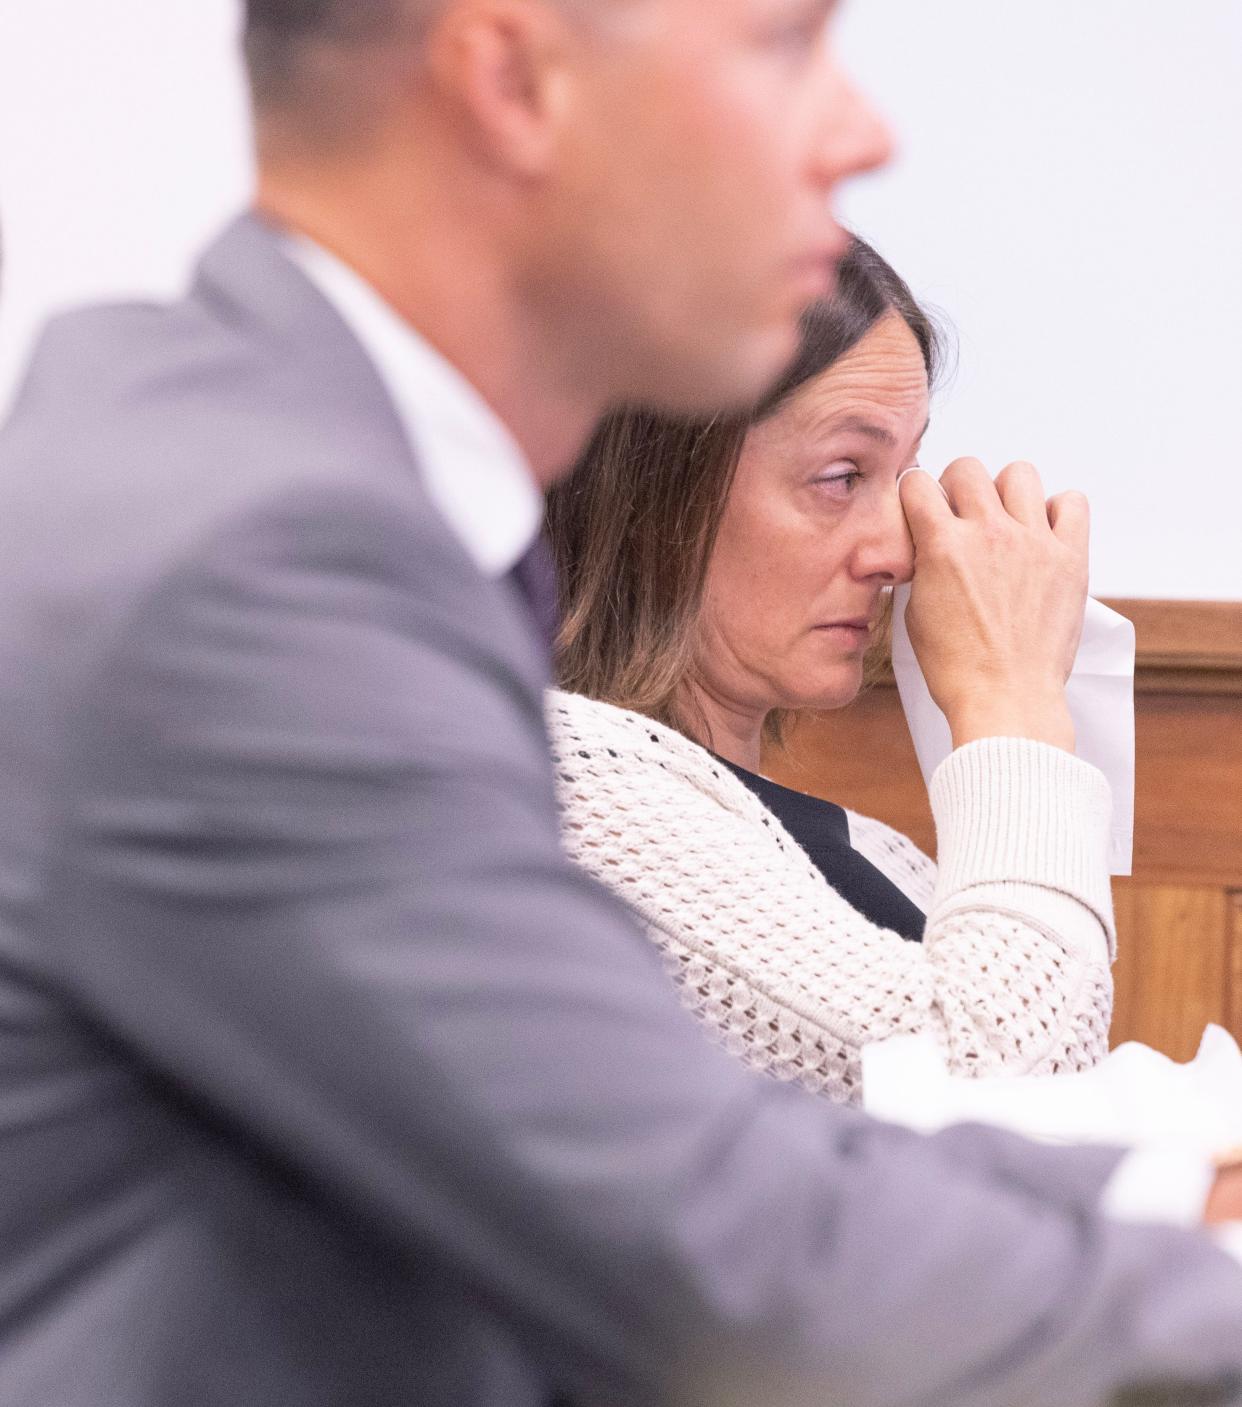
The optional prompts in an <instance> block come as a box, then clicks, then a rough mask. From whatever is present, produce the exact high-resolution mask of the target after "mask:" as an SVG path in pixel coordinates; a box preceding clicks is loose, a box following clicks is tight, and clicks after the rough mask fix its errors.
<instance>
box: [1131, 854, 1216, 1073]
mask: <svg viewBox="0 0 1242 1407" xmlns="http://www.w3.org/2000/svg"><path fill="white" fill-rule="evenodd" d="M1114 896H1115V899H1116V906H1117V936H1118V948H1119V952H1118V957H1117V964H1116V966H1115V967H1114V969H1113V977H1114V981H1115V983H1116V994H1117V995H1116V1005H1115V1007H1114V1014H1113V1029H1112V1042H1113V1044H1114V1045H1120V1044H1121V1042H1122V1041H1132V1040H1133V1041H1143V1042H1145V1043H1146V1044H1147V1045H1150V1046H1154V1047H1155V1048H1156V1049H1157V1050H1162V1051H1164V1053H1165V1054H1166V1055H1171V1056H1172V1057H1173V1058H1174V1059H1175V1060H1189V1059H1190V1058H1191V1057H1192V1056H1193V1055H1194V1053H1195V1051H1196V1050H1197V1049H1198V1046H1199V1038H1200V1036H1201V1035H1202V1034H1203V1028H1204V1026H1206V1025H1207V1023H1208V1022H1209V1021H1214V1022H1216V1023H1217V1024H1218V1025H1221V1026H1230V1025H1231V1024H1233V1021H1232V1018H1233V1013H1232V1012H1231V1010H1230V1000H1229V989H1230V985H1231V983H1230V967H1231V939H1232V936H1233V933H1232V928H1233V923H1234V920H1235V918H1236V912H1237V910H1236V906H1235V905H1233V904H1232V903H1231V902H1230V895H1228V894H1227V893H1226V892H1225V891H1224V890H1221V889H1191V888H1175V887H1172V886H1156V885H1145V884H1137V883H1135V882H1134V881H1133V880H1118V881H1117V883H1116V884H1115V886H1114ZM1233 1029H1234V1033H1235V1034H1236V1035H1238V1036H1239V1037H1242V1027H1238V1026H1237V1025H1233Z"/></svg>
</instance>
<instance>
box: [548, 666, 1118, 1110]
mask: <svg viewBox="0 0 1242 1407" xmlns="http://www.w3.org/2000/svg"><path fill="white" fill-rule="evenodd" d="M548 720H549V728H550V733H551V738H552V747H553V755H554V758H555V762H556V772H557V784H558V788H559V793H560V801H561V806H562V816H563V834H564V839H565V844H566V847H567V849H568V850H569V853H570V854H571V856H572V857H573V858H574V859H575V860H576V861H577V862H578V863H579V864H580V865H582V866H583V867H585V868H586V869H587V870H588V871H589V872H590V873H592V874H593V875H594V876H595V877H596V878H597V879H599V880H601V881H602V882H603V883H604V884H605V885H607V886H608V887H609V888H610V889H612V890H613V891H614V892H615V893H616V894H618V895H619V896H620V897H621V898H622V899H624V900H625V901H626V902H627V903H628V904H629V905H630V906H631V907H632V908H633V909H635V910H636V911H637V912H638V913H639V915H640V916H641V917H642V919H643V920H644V922H645V924H646V927H647V930H648V933H649V934H650V936H651V937H652V939H653V940H654V942H655V943H656V944H657V945H658V946H659V948H660V950H661V951H662V953H663V955H664V959H665V962H666V965H667V967H668V969H669V971H670V973H671V975H672V977H673V979H674V980H675V982H676V983H677V986H678V988H679V990H680V992H681V995H682V998H683V1000H684V1001H685V1002H686V1004H687V1005H688V1006H689V1007H690V1008H691V1009H692V1010H694V1011H695V1012H696V1013H697V1014H698V1016H699V1017H700V1018H701V1019H702V1020H703V1021H704V1022H705V1023H707V1025H708V1026H709V1027H711V1028H712V1029H713V1030H714V1031H715V1032H716V1034H717V1035H718V1036H719V1037H720V1038H721V1039H722V1040H723V1042H724V1044H725V1045H726V1046H727V1047H728V1048H729V1049H730V1050H732V1051H733V1052H734V1053H735V1054H737V1055H739V1056H740V1057H742V1058H743V1059H745V1060H746V1061H747V1062H748V1063H750V1064H751V1065H753V1066H755V1067H757V1068H759V1069H761V1070H764V1071H767V1072H768V1073H770V1074H773V1075H775V1076H777V1077H778V1078H781V1079H788V1080H794V1079H797V1080H801V1081H802V1082H803V1083H805V1084H806V1085H808V1086H809V1087H811V1088H812V1089H816V1090H822V1091H824V1092H825V1093H827V1094H829V1095H830V1096H832V1097H834V1098H837V1099H843V1100H857V1099H858V1098H859V1097H860V1095H861V1076H860V1062H859V1055H860V1052H861V1049H862V1047H863V1046H864V1045H866V1044H867V1043H869V1042H871V1041H876V1040H883V1039H884V1038H886V1037H888V1036H891V1035H897V1034H903V1033H911V1032H917V1031H930V1032H932V1033H933V1034H934V1035H935V1036H936V1038H937V1039H938V1041H939V1042H940V1044H941V1045H942V1046H943V1048H944V1049H945V1051H946V1054H947V1057H948V1060H949V1062H950V1065H951V1067H952V1068H954V1069H956V1070H957V1071H959V1072H965V1073H985V1072H989V1073H990V1072H995V1071H997V1070H1000V1069H1005V1070H1010V1071H1013V1072H1014V1073H1056V1072H1060V1071H1071V1070H1079V1069H1084V1068H1086V1067H1089V1066H1091V1065H1093V1064H1095V1063H1096V1062H1097V1061H1098V1060H1099V1059H1101V1058H1102V1056H1103V1055H1104V1054H1105V1053H1106V1051H1107V1036H1108V1024H1109V1019H1110V1015H1111V1006H1112V983H1111V978H1110V974H1109V958H1110V951H1111V941H1112V912H1111V902H1110V892H1109V883H1108V876H1107V871H1106V863H1105V853H1106V834H1107V827H1108V815H1109V807H1110V804H1111V803H1110V798H1109V793H1108V786H1107V782H1106V781H1105V780H1104V778H1103V777H1102V775H1101V774H1100V773H1098V772H1097V771H1096V770H1095V769H1094V768H1091V767H1088V766H1087V765H1085V764H1084V763H1081V762H1079V761H1078V760H1077V759H1075V758H1073V757H1071V756H1069V755H1068V754H1066V753H1063V752H1060V751H1059V750H1058V749H1055V748H1052V747H1047V746H1045V745H1042V744H1038V743H1033V742H1029V741H1027V740H1022V739H996V738H993V739H986V740H983V741H981V742H978V743H973V744H970V745H969V746H968V747H965V748H961V749H959V750H958V751H957V752H955V753H954V754H953V755H952V756H951V757H950V758H949V759H948V760H947V761H946V762H945V763H944V764H943V765H942V767H941V768H940V770H939V771H938V772H937V774H936V776H935V777H934V778H933V779H932V786H931V799H932V809H933V814H934V815H935V818H936V826H937V838H938V850H939V854H940V865H939V867H935V866H933V865H932V863H931V861H929V860H927V859H926V857H923V856H920V854H919V852H918V851H917V850H916V849H915V848H914V847H913V846H911V845H910V844H909V842H908V841H905V842H904V846H903V845H902V844H898V843H896V842H897V841H902V840H904V838H901V837H896V839H894V837H895V836H896V833H895V832H891V831H890V832H888V835H887V836H885V835H884V832H885V831H887V828H886V827H880V826H879V823H877V822H870V823H864V822H863V818H857V817H853V816H851V834H852V836H853V837H854V841H855V844H856V846H857V847H858V848H859V849H860V850H862V851H863V853H866V854H868V856H869V858H872V859H873V862H876V863H879V864H880V868H882V869H885V871H886V872H887V873H889V874H890V876H891V877H893V878H894V879H895V881H896V882H898V883H899V884H900V885H901V887H903V888H905V889H906V891H907V892H908V893H911V894H912V895H920V897H921V898H922V899H924V900H925V901H926V900H928V899H929V900H930V902H929V905H928V918H927V926H926V930H925V933H924V941H923V943H921V944H918V943H908V942H904V941H903V940H902V939H901V938H900V937H899V936H898V935H897V934H895V933H892V932H889V931H887V930H884V929H881V928H879V927H877V926H876V925H875V924H873V923H871V922H870V921H869V920H868V919H867V918H866V917H865V916H863V915H862V914H860V913H858V912H857V911H856V910H855V909H853V908H852V907H851V906H850V905H849V904H848V903H847V902H846V901H845V900H844V899H843V898H842V897H841V896H840V895H839V894H837V893H836V891H835V890H833V889H832V888H831V887H830V886H829V885H828V884H827V883H826V882H825V881H824V879H823V876H822V875H821V874H820V873H819V871H818V870H817V869H816V868H815V867H814V865H812V864H811V862H810V860H809V859H808V857H807V856H806V855H805V854H804V852H803V851H802V850H801V849H800V848H799V847H798V845H797V844H796V842H795V841H794V840H793V839H792V837H790V836H789V835H788V833H787V832H786V831H785V830H784V828H783V827H782V826H781V824H780V822H779V821H778V820H777V818H776V817H775V816H774V815H772V814H771V812H769V811H768V810H767V808H766V807H764V806H763V804H762V803H761V802H760V801H759V800H758V798H756V797H755V796H753V794H752V793H751V792H750V791H749V790H748V789H747V788H746V787H745V786H743V785H742V784H741V783H740V782H739V781H738V780H737V779H736V778H735V777H733V776H732V775H731V774H730V773H728V771H727V769H726V768H724V767H721V766H720V765H719V764H718V763H716V761H715V759H714V758H712V757H711V755H710V754H709V753H707V752H706V751H704V750H703V749H702V748H699V747H697V746H696V745H695V744H693V743H691V742H689V741H688V740H687V739H685V738H684V737H682V736H681V735H680V734H678V733H675V732H673V731H671V730H670V729H667V728H664V727H662V726H661V725H660V724H657V723H653V722H651V720H650V719H646V718H643V717H641V716H639V715H636V714H632V713H628V712H626V711H624V710H621V709H615V708H612V707H611V706H609V705H606V704H600V703H596V702H594V701H591V700H585V699H581V698H577V697H575V696H572V695H565V694H558V693H554V694H552V695H550V697H549V709H548ZM905 847H908V851H907V850H906V848H905ZM885 851H887V852H888V853H887V854H885V853H883V852H885ZM881 861H884V863H881ZM920 891H921V894H920Z"/></svg>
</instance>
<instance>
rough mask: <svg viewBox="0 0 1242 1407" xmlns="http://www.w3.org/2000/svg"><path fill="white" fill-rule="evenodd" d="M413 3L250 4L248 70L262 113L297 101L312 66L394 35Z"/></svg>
mask: <svg viewBox="0 0 1242 1407" xmlns="http://www.w3.org/2000/svg"><path fill="white" fill-rule="evenodd" d="M415 9H417V6H415V5H413V4H411V0H246V34H245V54H246V66H247V69H248V70H249V73H250V85H251V88H252V90H253V92H254V98H255V103H256V105H257V106H258V107H260V108H263V107H270V106H277V105H281V104H284V103H288V102H290V101H292V100H295V99H296V98H297V96H298V93H299V90H300V89H301V87H302V80H303V79H304V78H305V76H306V67H307V63H308V60H309V59H311V58H312V57H314V56H317V55H322V54H323V53H324V52H325V51H330V50H331V49H333V48H338V47H339V48H349V47H352V46H354V45H358V44H365V43H370V42H374V41H375V40H377V39H383V38H384V37H385V36H386V35H388V34H394V33H396V32H397V30H398V28H399V27H400V26H401V24H402V23H403V21H404V20H405V19H406V18H407V17H408V16H409V14H410V12H411V11H412V10H415Z"/></svg>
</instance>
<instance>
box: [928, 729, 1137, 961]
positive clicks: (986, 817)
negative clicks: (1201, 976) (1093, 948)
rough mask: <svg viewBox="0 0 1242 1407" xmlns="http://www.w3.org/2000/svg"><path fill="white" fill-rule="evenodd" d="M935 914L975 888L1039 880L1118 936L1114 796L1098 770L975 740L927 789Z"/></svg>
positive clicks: (1036, 750) (1015, 742) (1029, 745)
mask: <svg viewBox="0 0 1242 1407" xmlns="http://www.w3.org/2000/svg"><path fill="white" fill-rule="evenodd" d="M928 791H929V794H930V796H931V806H932V814H933V816H934V817H935V819H936V839H937V857H936V859H937V876H936V897H935V905H936V907H937V908H939V907H940V906H941V905H943V904H945V903H946V902H948V901H949V900H951V899H954V898H956V897H957V896H958V895H960V894H961V892H962V891H963V890H966V889H970V888H973V887H974V886H975V885H980V884H992V883H1011V882H1014V881H1017V882H1019V883H1027V884H1037V885H1041V886H1043V887H1046V888H1048V889H1055V890H1057V891H1059V892H1060V893H1063V894H1068V895H1070V897H1071V898H1074V899H1077V900H1079V901H1080V902H1081V903H1083V904H1086V905H1087V906H1088V908H1090V909H1091V910H1092V911H1093V912H1094V913H1095V914H1096V916H1097V917H1098V918H1099V920H1100V922H1101V923H1102V924H1103V925H1104V928H1105V930H1106V931H1107V933H1108V936H1109V943H1110V946H1111V945H1112V943H1113V940H1114V938H1115V929H1114V926H1113V902H1112V890H1111V887H1110V884H1109V877H1108V831H1109V825H1110V823H1111V819H1112V806H1113V801H1112V792H1111V790H1110V788H1109V785H1108V781H1107V779H1106V778H1105V776H1104V774H1103V773H1102V772H1101V771H1099V770H1098V769H1097V768H1095V767H1092V766H1090V764H1088V763H1086V762H1082V761H1080V760H1079V759H1078V758H1076V757H1074V756H1073V755H1072V754H1070V753H1068V752H1065V751H1064V750H1062V749H1061V748H1058V747H1052V746H1051V745H1050V744H1048V743H1037V742H1033V741H1032V740H1031V739H1029V738H980V739H979V740H978V741H976V742H973V743H967V744H966V746H965V747H960V748H958V749H957V751H956V752H953V753H951V754H950V755H949V756H948V757H947V758H946V759H945V760H944V761H943V762H942V763H941V764H940V766H939V767H937V769H936V771H935V772H934V773H933V775H932V779H931V785H930V787H929V788H928Z"/></svg>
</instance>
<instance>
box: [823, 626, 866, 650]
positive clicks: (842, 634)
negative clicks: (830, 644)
mask: <svg viewBox="0 0 1242 1407" xmlns="http://www.w3.org/2000/svg"><path fill="white" fill-rule="evenodd" d="M815 629H816V630H818V631H820V632H821V633H822V634H824V635H829V636H831V637H832V638H833V639H834V640H838V641H840V642H841V644H846V645H864V646H865V645H866V644H867V643H868V642H869V641H870V639H871V622H870V621H869V620H834V621H828V622H826V623H825V624H824V625H817V626H816V627H815Z"/></svg>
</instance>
